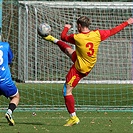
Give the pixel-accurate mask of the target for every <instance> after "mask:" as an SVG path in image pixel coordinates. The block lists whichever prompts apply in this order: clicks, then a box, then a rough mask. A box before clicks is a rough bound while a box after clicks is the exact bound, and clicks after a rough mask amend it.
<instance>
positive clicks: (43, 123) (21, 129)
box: [0, 111, 133, 133]
mask: <svg viewBox="0 0 133 133" xmlns="http://www.w3.org/2000/svg"><path fill="white" fill-rule="evenodd" d="M32 113H33V112H17V111H16V112H14V115H13V116H14V120H15V126H8V123H7V121H6V119H5V118H4V113H3V112H0V133H132V132H133V125H131V120H132V118H133V117H132V116H133V115H132V113H131V112H78V113H77V114H78V117H79V118H80V121H81V122H80V123H79V124H78V125H74V126H72V127H63V124H65V122H66V119H68V117H69V116H68V114H67V112H64V111H63V112H62V111H59V112H54V111H52V112H51V111H48V112H36V116H33V115H32Z"/></svg>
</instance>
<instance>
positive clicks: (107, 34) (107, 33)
mask: <svg viewBox="0 0 133 133" xmlns="http://www.w3.org/2000/svg"><path fill="white" fill-rule="evenodd" d="M127 25H128V22H123V23H122V24H120V25H118V26H116V27H114V28H112V29H109V30H99V33H100V35H101V41H103V40H105V39H107V38H108V37H110V36H113V35H115V34H116V33H118V32H120V31H121V30H122V29H124V28H125V27H126V26H127Z"/></svg>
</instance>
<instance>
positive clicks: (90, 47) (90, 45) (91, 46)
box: [86, 42, 94, 56]
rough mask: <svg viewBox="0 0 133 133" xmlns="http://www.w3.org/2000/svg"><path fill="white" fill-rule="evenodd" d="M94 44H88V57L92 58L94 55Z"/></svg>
mask: <svg viewBox="0 0 133 133" xmlns="http://www.w3.org/2000/svg"><path fill="white" fill-rule="evenodd" d="M93 46H94V45H93V43H91V42H89V43H87V44H86V48H88V49H89V52H87V55H88V56H92V55H93V54H94V48H93Z"/></svg>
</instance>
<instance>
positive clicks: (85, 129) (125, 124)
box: [0, 83, 133, 133]
mask: <svg viewBox="0 0 133 133" xmlns="http://www.w3.org/2000/svg"><path fill="white" fill-rule="evenodd" d="M16 85H17V87H18V89H19V92H20V96H21V98H20V103H19V106H18V108H17V110H15V112H14V114H13V117H14V120H15V123H16V124H15V126H13V127H11V126H8V123H7V121H6V119H5V118H4V113H5V112H6V109H5V108H7V107H8V103H9V100H8V99H6V98H5V97H3V96H2V97H0V105H1V107H2V108H3V107H4V109H2V108H1V109H2V110H1V111H0V133H10V132H11V133H132V132H133V125H131V120H133V114H132V113H133V112H132V111H131V110H130V111H129V110H128V108H125V109H124V110H117V109H116V110H115V111H114V110H113V109H112V110H110V111H109V110H108V109H105V110H104V109H103V110H102V111H98V110H97V111H96V109H94V110H93V111H92V110H90V109H89V108H88V109H87V110H85V109H84V108H83V109H82V111H81V110H79V109H78V110H77V115H78V117H79V118H80V121H81V122H80V123H79V124H78V125H75V126H72V127H63V124H65V122H66V120H67V119H68V118H69V115H68V112H67V111H66V108H65V109H63V110H61V109H60V105H64V99H63V96H62V86H63V84H24V83H17V84H16ZM73 94H74V97H75V101H76V105H79V106H83V107H84V106H86V105H87V106H88V107H89V106H95V107H97V106H102V107H103V108H105V107H106V106H115V107H120V106H126V107H128V106H129V107H131V106H132V104H133V86H132V84H79V85H78V86H77V87H76V88H75V89H74V90H73ZM37 105H39V106H41V107H43V109H37V108H36V107H38V106H37ZM48 105H51V107H54V105H59V107H58V111H55V109H54V108H51V109H49V110H45V109H46V108H47V106H48ZM22 106H25V107H26V106H29V107H30V108H31V110H24V109H23V110H21V109H20V107H22ZM32 107H33V108H32ZM33 111H36V116H33V115H32V113H33ZM105 111H106V112H105Z"/></svg>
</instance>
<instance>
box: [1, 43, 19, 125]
mask: <svg viewBox="0 0 133 133" xmlns="http://www.w3.org/2000/svg"><path fill="white" fill-rule="evenodd" d="M12 59H13V53H12V50H11V48H10V45H9V43H8V42H0V95H4V96H5V97H6V98H10V103H9V106H8V110H7V112H6V114H5V117H6V119H7V121H8V123H9V125H10V126H13V125H14V124H15V122H14V120H13V118H12V113H13V111H14V110H15V108H16V107H17V105H18V103H19V99H20V96H19V92H18V88H17V87H16V85H15V84H14V82H13V81H12V78H11V73H10V68H9V65H10V64H11V63H12Z"/></svg>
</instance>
